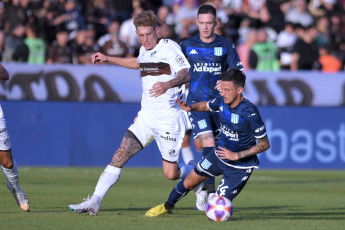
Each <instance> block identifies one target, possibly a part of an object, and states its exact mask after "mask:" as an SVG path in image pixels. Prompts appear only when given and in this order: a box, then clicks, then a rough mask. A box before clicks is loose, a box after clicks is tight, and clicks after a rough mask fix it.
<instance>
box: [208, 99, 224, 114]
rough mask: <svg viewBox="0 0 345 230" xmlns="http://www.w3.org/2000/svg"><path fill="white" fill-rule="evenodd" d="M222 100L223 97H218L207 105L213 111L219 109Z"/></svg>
mask: <svg viewBox="0 0 345 230" xmlns="http://www.w3.org/2000/svg"><path fill="white" fill-rule="evenodd" d="M221 101H222V97H221V96H219V97H216V98H215V99H212V100H210V101H208V102H207V107H208V108H209V109H210V110H211V111H218V110H219V107H220V104H221Z"/></svg>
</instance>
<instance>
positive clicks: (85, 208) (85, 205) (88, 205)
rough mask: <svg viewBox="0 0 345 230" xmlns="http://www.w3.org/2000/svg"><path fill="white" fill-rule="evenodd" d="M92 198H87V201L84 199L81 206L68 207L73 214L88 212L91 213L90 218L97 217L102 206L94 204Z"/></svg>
mask: <svg viewBox="0 0 345 230" xmlns="http://www.w3.org/2000/svg"><path fill="white" fill-rule="evenodd" d="M90 198H91V197H90V196H87V198H86V199H83V200H84V202H82V203H80V204H70V205H69V206H68V207H69V209H71V210H72V211H73V212H77V213H83V212H87V213H89V215H90V216H96V215H97V213H98V212H99V206H100V204H97V203H95V202H92V201H91V199H90Z"/></svg>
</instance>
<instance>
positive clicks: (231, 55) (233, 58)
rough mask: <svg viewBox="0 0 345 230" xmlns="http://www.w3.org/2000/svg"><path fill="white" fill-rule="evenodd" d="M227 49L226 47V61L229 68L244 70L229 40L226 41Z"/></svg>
mask: <svg viewBox="0 0 345 230" xmlns="http://www.w3.org/2000/svg"><path fill="white" fill-rule="evenodd" d="M227 47H228V48H227V49H228V51H229V52H228V56H227V59H226V60H227V63H228V65H229V69H239V70H242V71H243V70H244V69H243V65H242V62H241V60H240V58H239V56H238V53H237V51H236V48H235V46H234V44H232V43H231V42H230V41H229V42H227Z"/></svg>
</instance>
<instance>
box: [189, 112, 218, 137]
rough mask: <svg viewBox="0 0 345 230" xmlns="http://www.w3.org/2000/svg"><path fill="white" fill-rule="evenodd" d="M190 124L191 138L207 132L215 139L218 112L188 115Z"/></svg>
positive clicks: (191, 113) (190, 113)
mask: <svg viewBox="0 0 345 230" xmlns="http://www.w3.org/2000/svg"><path fill="white" fill-rule="evenodd" d="M188 117H189V120H190V122H191V123H192V130H193V137H194V139H196V138H198V135H200V134H202V133H207V132H213V135H214V137H215V139H217V138H216V137H217V136H218V134H219V126H220V125H219V124H220V123H219V113H218V112H197V111H191V112H189V113H188Z"/></svg>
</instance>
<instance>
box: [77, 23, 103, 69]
mask: <svg viewBox="0 0 345 230" xmlns="http://www.w3.org/2000/svg"><path fill="white" fill-rule="evenodd" d="M84 34H85V40H84V44H82V45H81V46H79V48H78V50H77V56H78V63H80V64H91V56H92V55H93V54H94V53H95V52H97V51H99V47H98V44H97V43H96V42H95V36H96V32H95V30H94V28H93V26H92V25H91V24H90V25H88V28H87V30H86V31H85V33H84Z"/></svg>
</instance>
